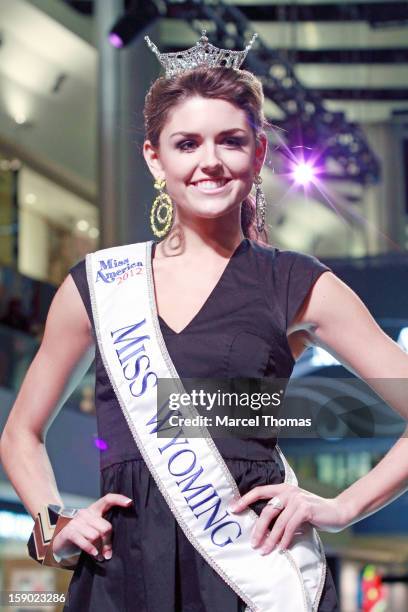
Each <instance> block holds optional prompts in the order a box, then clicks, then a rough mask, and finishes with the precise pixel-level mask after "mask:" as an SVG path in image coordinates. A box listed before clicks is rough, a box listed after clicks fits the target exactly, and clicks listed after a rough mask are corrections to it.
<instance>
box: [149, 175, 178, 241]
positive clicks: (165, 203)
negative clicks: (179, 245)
mask: <svg viewBox="0 0 408 612" xmlns="http://www.w3.org/2000/svg"><path fill="white" fill-rule="evenodd" d="M165 186H166V180H165V179H157V180H156V181H155V183H154V188H155V189H158V190H159V192H160V193H159V194H158V195H157V197H156V198H155V200H154V202H153V206H152V209H151V211H150V226H151V228H152V232H153V234H154V235H155V236H157V237H158V238H162V236H164V235H165V234H167V233H168V231H169V229H170V227H171V225H172V222H173V202H172V201H171V198H170V196H169V194H168V193H166V192H165V191H163V190H164V187H165ZM156 223H159V224H161V225H163V224H164V227H162V228H161V229H160V228H159V227H157V225H156Z"/></svg>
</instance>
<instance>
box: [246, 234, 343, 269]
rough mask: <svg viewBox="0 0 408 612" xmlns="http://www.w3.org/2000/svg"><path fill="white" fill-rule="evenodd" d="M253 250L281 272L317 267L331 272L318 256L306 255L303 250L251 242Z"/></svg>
mask: <svg viewBox="0 0 408 612" xmlns="http://www.w3.org/2000/svg"><path fill="white" fill-rule="evenodd" d="M250 242H251V246H252V250H253V251H254V252H255V253H256V254H257V255H259V256H260V257H262V258H263V259H265V260H266V261H269V262H271V263H273V264H274V266H275V267H277V268H278V269H279V270H280V271H281V272H283V271H284V270H287V271H288V272H289V273H290V272H291V270H292V267H296V268H297V269H301V268H306V269H311V268H315V267H324V268H325V269H328V270H331V268H330V267H329V266H327V265H326V264H325V263H323V262H322V261H321V260H320V259H319V258H318V257H316V255H312V254H310V253H306V252H305V251H302V250H294V249H282V248H280V247H277V246H275V245H272V244H267V243H265V242H258V241H255V240H251V241H250Z"/></svg>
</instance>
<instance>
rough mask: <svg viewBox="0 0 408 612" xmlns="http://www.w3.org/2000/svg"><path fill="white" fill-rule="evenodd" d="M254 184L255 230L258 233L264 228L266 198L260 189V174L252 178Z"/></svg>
mask: <svg viewBox="0 0 408 612" xmlns="http://www.w3.org/2000/svg"><path fill="white" fill-rule="evenodd" d="M254 183H255V185H256V192H255V208H256V228H257V230H258V232H259V233H260V232H262V230H263V228H264V227H265V212H266V198H265V194H264V192H263V190H262V188H261V187H260V185H261V183H262V177H261V175H260V174H257V175H256V176H255V178H254Z"/></svg>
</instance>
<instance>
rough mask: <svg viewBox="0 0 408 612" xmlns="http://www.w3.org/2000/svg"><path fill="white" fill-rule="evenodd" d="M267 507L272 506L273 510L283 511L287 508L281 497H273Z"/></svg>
mask: <svg viewBox="0 0 408 612" xmlns="http://www.w3.org/2000/svg"><path fill="white" fill-rule="evenodd" d="M266 505H267V506H272V508H273V509H276V510H283V509H284V507H285V506H284V505H283V503H282V501H281V500H280V499H279V497H272V499H270V500H269V501H268V503H267V504H266Z"/></svg>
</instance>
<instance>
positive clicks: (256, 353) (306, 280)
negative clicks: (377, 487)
mask: <svg viewBox="0 0 408 612" xmlns="http://www.w3.org/2000/svg"><path fill="white" fill-rule="evenodd" d="M155 246H156V245H155V244H154V245H153V248H155ZM153 253H154V251H153ZM326 270H330V268H328V267H327V266H325V265H324V264H323V263H321V262H320V261H319V260H318V259H316V258H315V257H313V256H311V255H306V254H304V253H301V252H296V251H282V250H279V249H277V248H274V247H271V246H265V245H260V244H258V243H257V242H256V241H253V240H249V239H247V238H245V239H244V240H243V241H242V242H241V243H240V245H239V246H238V247H237V249H236V250H235V251H234V253H233V255H232V257H231V259H230V260H229V262H228V264H227V267H226V268H225V270H224V272H223V274H222V276H221V278H220V280H219V282H218V283H217V285H216V287H215V288H214V290H213V291H212V293H211V294H210V296H209V297H208V299H207V300H206V302H205V303H204V305H203V306H202V308H201V309H200V311H199V312H198V313H197V314H196V315H195V316H194V318H193V319H192V320H191V321H190V323H189V324H188V325H187V326H186V327H185V328H184V329H183V330H182V331H181V332H180V333H176V332H174V331H173V330H172V329H171V328H170V327H169V326H168V325H167V324H166V323H165V321H164V320H163V319H162V318H161V317H159V321H160V327H161V331H162V334H163V337H164V340H165V342H166V345H167V349H168V352H169V354H170V356H171V359H172V361H173V363H174V365H175V367H176V370H177V372H178V374H179V376H181V377H186V378H188V377H191V378H211V377H212V378H231V377H254V378H261V377H265V376H268V377H276V378H285V377H286V378H289V376H290V374H291V372H292V370H293V366H294V363H295V362H294V359H293V357H292V354H291V351H290V348H289V345H288V342H287V338H286V329H287V326H288V323H290V322H291V321H292V320H293V318H294V316H295V314H296V312H297V311H298V309H299V307H300V305H301V304H302V302H303V300H304V299H305V297H306V295H307V293H308V291H309V289H310V288H311V286H312V285H313V283H314V282H315V281H316V279H317V278H318V277H319V276H320V274H321V273H322V272H324V271H326ZM70 272H71V274H72V277H73V278H74V281H75V283H76V285H77V287H78V290H79V292H80V294H81V297H82V299H83V302H84V304H85V307H86V309H87V311H88V314H89V318H90V320H91V323H92V325H93V318H92V311H91V304H90V297H89V289H88V284H87V279H86V272H85V265H84V260H82V261H80V262H79V263H78V264H77V265H76V266H74V267H73V268H72V269H71V271H70ZM95 360H96V362H95V366H96V389H95V400H96V412H97V424H98V436H99V438H102V439H103V440H104V441H105V442H106V445H107V450H105V451H101V454H100V470H101V471H100V488H101V491H100V494H101V496H102V495H105V494H106V493H108V492H114V493H121V494H123V495H126V496H128V497H130V498H132V499H133V500H134V504H133V505H132V506H131V508H129V509H126V508H122V507H120V506H115V507H113V508H111V510H110V511H109V512H108V513H106V514H105V515H104V517H105V518H106V519H107V520H108V521H110V522H111V524H112V549H113V556H112V559H110V560H109V561H102V562H98V561H96V560H94V558H93V557H91V556H90V555H88V554H87V553H85V552H82V553H81V555H80V558H79V561H78V564H77V566H76V568H75V570H74V573H73V577H72V580H71V582H70V585H69V591H68V594H67V595H68V597H67V605H66V606H65V608H64V610H65V611H66V612H77V611H78V612H79V611H81V612H82V611H84V612H85V611H88V612H101V611H103V612H241V611H243V610H245V604H244V603H243V602H242V600H241V599H240V598H239V597H238V596H237V595H236V594H235V592H234V591H233V590H232V589H231V588H230V587H229V586H228V585H227V584H226V583H225V582H224V581H223V580H222V578H220V577H219V576H218V574H217V573H216V572H215V571H214V570H213V569H212V568H211V567H210V566H209V565H208V564H207V563H206V561H204V560H203V558H202V557H201V555H200V554H199V553H198V552H196V550H195V548H194V547H193V546H192V545H191V544H190V542H189V541H188V539H187V538H186V537H185V535H184V533H183V532H182V530H181V529H180V528H179V526H178V524H177V522H176V520H175V519H174V517H173V515H172V513H171V511H170V509H169V508H168V506H167V504H166V502H165V501H164V498H163V497H162V495H161V493H160V491H159V490H158V488H157V486H156V484H155V481H154V480H153V478H152V477H151V476H150V473H149V470H148V468H147V466H146V465H145V463H144V461H143V460H142V458H141V456H140V454H139V451H138V449H137V447H136V444H135V442H134V439H133V437H132V434H131V432H130V431H129V428H128V425H127V423H126V420H125V417H124V416H123V413H122V410H121V408H120V406H119V404H118V402H117V400H116V398H115V395H114V392H113V389H112V387H111V385H110V382H109V379H108V376H107V373H106V371H105V368H104V365H103V363H102V359H101V356H100V353H99V350H98V347H96V354H95ZM214 441H215V443H216V444H217V446H218V448H219V450H220V452H221V454H222V456H223V458H224V460H225V462H226V464H227V466H228V468H229V470H230V472H231V474H232V476H233V477H234V479H235V481H236V482H237V485H238V488H239V490H240V493H241V494H244V493H246V492H247V491H249V490H250V489H252V488H253V487H255V486H257V485H266V484H276V483H280V482H283V479H284V478H283V477H284V469H283V466H282V464H281V460H280V458H279V455H278V452H277V450H276V448H275V444H276V438H271V439H223V440H220V439H214ZM265 503H266V502H265V501H259V502H257V503H255V504H254V505H253V506H252V508H253V509H254V510H255V512H257V513H258V514H260V512H261V510H262V509H263V508H264V506H265ZM338 610H339V607H338V602H337V596H336V592H335V588H334V584H333V580H332V576H331V574H330V571H329V569H327V577H326V582H325V585H324V590H323V593H322V597H321V600H320V606H319V612H335V611H338Z"/></svg>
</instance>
